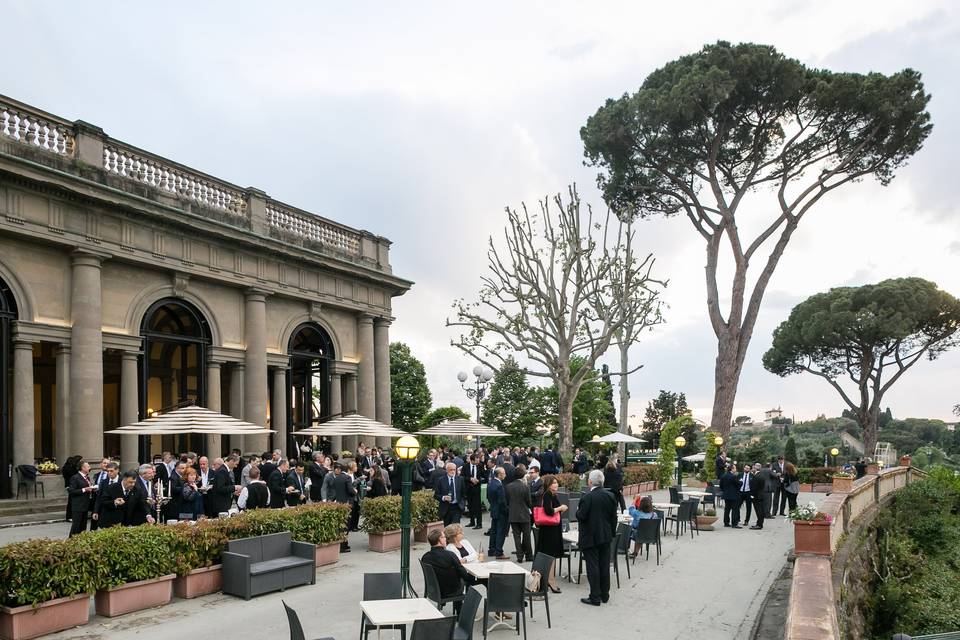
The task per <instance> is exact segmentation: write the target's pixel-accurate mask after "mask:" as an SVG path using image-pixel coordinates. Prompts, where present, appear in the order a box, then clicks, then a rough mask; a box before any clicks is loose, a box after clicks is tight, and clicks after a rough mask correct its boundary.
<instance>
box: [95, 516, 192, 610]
mask: <svg viewBox="0 0 960 640" xmlns="http://www.w3.org/2000/svg"><path fill="white" fill-rule="evenodd" d="M187 526H189V525H187ZM87 535H88V536H89V537H90V539H91V545H92V546H93V547H94V548H96V549H97V550H98V551H99V555H100V558H101V561H102V562H103V563H104V564H105V565H106V566H107V567H108V573H107V575H106V576H104V577H103V579H102V580H99V581H98V584H97V593H96V595H95V596H94V604H95V605H96V611H97V614H98V615H101V616H106V617H108V618H112V617H114V616H119V615H123V614H125V613H130V612H131V611H140V610H141V609H149V608H150V607H156V606H159V605H162V604H166V603H168V602H170V598H171V597H172V593H173V589H172V588H173V579H174V578H176V574H175V573H174V571H175V570H176V568H177V559H176V556H175V553H174V549H176V548H177V547H178V544H179V539H180V534H179V533H178V532H177V531H176V529H175V528H174V527H157V526H153V525H141V526H139V527H111V528H109V529H101V530H98V531H94V532H91V533H89V534H87Z"/></svg>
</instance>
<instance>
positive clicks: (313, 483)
mask: <svg viewBox="0 0 960 640" xmlns="http://www.w3.org/2000/svg"><path fill="white" fill-rule="evenodd" d="M328 471H329V470H328V469H327V468H326V467H325V466H323V453H322V452H320V451H314V452H313V462H311V463H310V467H309V468H308V469H307V475H308V476H309V477H310V500H311V501H312V502H320V501H321V500H323V494H322V490H323V479H324V478H325V477H326V476H327V472H328Z"/></svg>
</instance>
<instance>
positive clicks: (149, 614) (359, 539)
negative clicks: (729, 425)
mask: <svg viewBox="0 0 960 640" xmlns="http://www.w3.org/2000/svg"><path fill="white" fill-rule="evenodd" d="M654 496H655V501H662V502H667V501H669V498H668V495H667V492H666V491H659V492H656V493H655V494H654ZM820 498H822V494H801V496H800V500H801V502H807V501H809V500H815V501H817V500H819V499H820ZM464 522H466V520H464ZM718 524H721V525H722V523H721V522H719V521H718ZM67 531H68V526H67V525H66V524H60V523H58V524H54V525H35V526H29V527H18V528H11V529H2V530H0V544H5V543H7V542H12V541H14V540H22V539H25V538H32V537H41V536H49V537H63V536H66V534H67ZM481 534H482V532H480V531H474V530H471V529H468V530H467V536H468V538H469V539H470V541H471V542H473V544H474V545H475V546H476V547H477V548H481V545H482V548H483V549H484V551H486V546H487V545H486V543H487V538H486V537H485V536H483V535H481ZM694 535H695V536H696V534H694ZM350 545H351V547H353V552H352V553H348V554H344V555H341V559H340V562H338V563H337V564H335V565H333V566H330V567H323V568H321V569H318V574H317V584H316V585H314V586H306V587H299V588H296V589H291V590H289V591H287V592H285V593H283V594H280V593H273V594H269V595H264V596H260V597H258V598H255V599H253V600H251V601H250V602H244V601H243V600H240V599H238V598H235V597H233V596H225V595H223V594H214V595H209V596H205V597H201V598H197V599H194V600H178V599H174V600H173V601H172V602H171V603H170V604H169V605H167V606H164V607H159V608H155V609H150V610H147V611H141V612H137V613H132V614H128V615H125V616H121V617H118V618H113V619H110V618H103V617H100V616H96V615H94V614H93V611H92V600H91V615H90V623H89V624H87V625H86V626H83V627H78V628H76V629H72V630H70V631H64V632H61V633H58V634H54V635H51V636H48V637H49V638H56V639H58V640H66V639H68V638H69V639H74V640H79V639H84V640H94V639H100V638H103V639H107V638H110V639H118V640H119V639H121V638H123V639H125V638H150V639H151V640H165V639H167V638H169V639H171V640H173V639H176V640H179V639H181V638H183V637H184V634H187V635H188V636H190V637H222V635H223V634H224V633H226V634H228V635H234V634H235V633H236V631H237V630H239V629H249V630H254V629H255V630H256V632H255V633H256V635H257V636H258V637H269V638H286V637H288V635H289V633H288V627H287V621H286V617H285V615H284V612H283V606H282V605H281V604H280V600H281V599H283V600H284V601H286V602H287V604H289V605H290V606H292V607H293V608H294V609H296V610H297V612H298V613H299V614H300V617H301V621H302V622H303V625H304V630H305V632H306V634H307V637H319V636H327V635H330V636H333V637H335V638H337V639H338V640H344V639H350V638H355V637H356V636H357V633H358V630H359V622H360V608H359V605H358V604H357V602H358V601H359V600H360V599H361V594H362V582H363V578H362V576H363V573H364V572H373V571H391V570H393V571H395V570H398V567H399V563H400V553H399V551H395V552H392V553H387V554H379V553H370V552H367V540H366V534H357V533H354V534H351V537H350ZM792 546H793V527H792V525H790V523H789V521H788V520H787V519H786V518H780V517H778V518H776V519H774V520H768V521H767V523H766V525H765V526H764V529H763V531H751V530H749V529H725V528H723V527H722V526H720V528H719V529H718V530H716V531H708V532H702V533H701V534H700V536H699V537H695V538H694V539H693V540H691V539H690V536H689V534H688V535H687V536H686V537H685V538H684V537H681V538H680V539H679V540H675V539H674V538H673V537H672V536H669V537H666V538H665V539H664V541H663V555H662V556H661V558H660V566H659V567H658V566H657V565H656V560H655V555H654V552H653V549H651V556H650V561H649V562H648V561H647V560H645V559H644V558H643V557H640V558H638V559H637V562H636V565H633V566H632V567H631V571H632V572H633V578H632V579H628V578H627V575H626V571H625V570H624V567H623V564H622V559H621V588H620V589H619V590H618V589H616V579H615V578H614V577H613V576H611V580H612V582H613V589H612V592H611V599H610V603H609V604H606V605H603V606H602V607H599V608H594V607H589V606H587V605H584V604H581V603H580V598H581V597H584V596H586V595H587V586H586V575H584V577H583V583H582V584H580V585H577V584H575V583H574V584H570V583H567V582H566V579H563V580H561V583H560V586H561V589H562V590H563V593H561V594H559V595H554V594H551V595H550V603H551V614H552V622H553V628H552V629H550V630H548V629H547V624H546V617H545V615H544V609H543V604H542V603H540V602H536V603H534V615H535V619H534V620H533V621H531V620H529V618H528V620H527V633H528V638H530V640H541V639H547V638H550V639H554V638H558V637H567V638H592V637H599V636H600V635H601V634H602V635H604V636H606V637H613V638H623V637H634V638H649V639H656V640H668V639H671V638H684V639H687V638H695V637H701V638H711V639H712V640H724V639H727V638H731V639H732V638H738V639H742V638H747V637H749V634H750V632H751V629H752V628H753V625H754V622H755V620H756V618H757V615H758V612H759V610H760V606H761V604H762V603H763V600H764V597H765V596H766V594H767V591H768V590H769V588H770V586H771V584H772V583H773V581H774V580H775V579H776V577H777V575H778V574H779V572H780V570H781V568H782V567H783V565H784V562H785V561H786V558H787V554H788V552H789V551H790V549H791V548H792ZM426 549H427V545H426V544H416V545H415V546H414V548H413V553H412V556H411V557H412V564H413V570H412V574H413V583H414V587H415V588H417V590H418V592H420V593H422V576H421V574H420V568H419V565H418V563H417V559H418V558H419V556H420V555H422V554H423V553H424V552H425V551H426ZM512 549H513V541H512V536H507V544H506V545H505V550H506V551H507V553H510V551H511V550H512ZM527 566H529V565H527ZM573 571H574V575H576V571H577V568H576V565H575V564H574V565H573ZM481 592H482V588H481ZM447 613H448V614H449V613H450V607H449V606H448V607H447ZM480 629H481V627H480V625H479V623H478V625H477V627H476V635H475V637H477V638H481V637H482V633H481V631H480ZM382 637H383V638H384V639H387V638H391V635H390V632H384V633H383V634H382ZM397 637H399V634H397ZM498 637H499V638H515V637H516V634H515V633H514V632H513V631H508V630H504V629H498V630H496V631H493V632H491V633H490V638H491V639H492V640H496V638H498Z"/></svg>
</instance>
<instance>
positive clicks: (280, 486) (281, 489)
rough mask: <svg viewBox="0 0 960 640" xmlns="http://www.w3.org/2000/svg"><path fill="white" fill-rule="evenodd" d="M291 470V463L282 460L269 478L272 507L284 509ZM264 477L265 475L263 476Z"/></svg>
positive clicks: (268, 485) (268, 484)
mask: <svg viewBox="0 0 960 640" xmlns="http://www.w3.org/2000/svg"><path fill="white" fill-rule="evenodd" d="M289 472H290V463H288V462H287V461H286V460H281V461H280V464H279V465H278V466H277V468H276V469H274V470H273V472H272V473H271V474H270V477H269V478H267V488H268V489H269V490H270V508H271V509H282V508H283V505H284V504H285V503H286V496H287V473H289ZM261 477H263V476H261Z"/></svg>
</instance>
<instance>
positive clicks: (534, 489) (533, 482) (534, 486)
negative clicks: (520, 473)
mask: <svg viewBox="0 0 960 640" xmlns="http://www.w3.org/2000/svg"><path fill="white" fill-rule="evenodd" d="M540 464H543V463H542V462H541V463H540ZM527 487H528V488H529V489H530V500H531V501H532V503H533V504H537V503H539V502H540V493H541V492H542V491H543V481H542V480H541V478H540V469H538V468H537V467H530V471H529V472H528V474H527Z"/></svg>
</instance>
